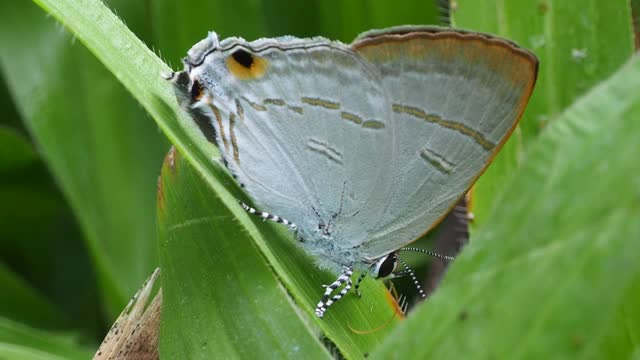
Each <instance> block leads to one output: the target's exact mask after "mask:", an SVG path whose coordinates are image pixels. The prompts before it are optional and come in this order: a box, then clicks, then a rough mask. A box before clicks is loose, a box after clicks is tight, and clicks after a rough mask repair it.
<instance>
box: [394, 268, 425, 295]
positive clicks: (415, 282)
mask: <svg viewBox="0 0 640 360" xmlns="http://www.w3.org/2000/svg"><path fill="white" fill-rule="evenodd" d="M398 261H400V264H402V266H403V267H404V271H405V272H406V273H407V274H408V275H409V277H411V280H413V285H415V287H416V289H418V293H419V294H420V298H422V299H424V298H426V297H427V294H425V292H424V290H422V286H420V282H419V281H418V278H416V273H415V271H413V269H412V268H410V267H409V265H408V264H407V263H406V262H405V261H404V260H402V259H401V258H398Z"/></svg>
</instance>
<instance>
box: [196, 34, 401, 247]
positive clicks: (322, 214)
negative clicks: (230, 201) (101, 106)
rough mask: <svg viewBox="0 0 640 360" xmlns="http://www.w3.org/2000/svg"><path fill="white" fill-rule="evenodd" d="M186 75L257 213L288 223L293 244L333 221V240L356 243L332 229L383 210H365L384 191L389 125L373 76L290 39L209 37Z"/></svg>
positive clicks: (328, 47) (348, 60)
mask: <svg viewBox="0 0 640 360" xmlns="http://www.w3.org/2000/svg"><path fill="white" fill-rule="evenodd" d="M188 67H189V68H190V70H189V74H190V77H191V79H193V80H194V83H195V84H196V87H195V88H196V89H195V91H196V92H197V94H195V97H200V100H198V102H197V103H196V106H197V107H199V108H200V110H201V111H203V112H205V113H206V114H208V117H209V118H210V119H211V123H212V125H213V127H214V129H215V133H216V142H217V145H218V147H219V149H220V151H221V152H222V155H223V158H224V159H225V161H226V164H227V167H228V168H229V169H230V171H231V173H232V174H233V175H234V176H235V177H236V178H237V180H238V181H239V182H240V183H241V184H242V186H243V187H244V188H245V190H246V191H247V192H248V194H249V195H250V196H251V198H252V199H253V200H254V201H255V203H256V205H257V206H258V207H259V208H260V210H263V211H267V212H270V213H273V214H275V215H278V216H280V217H284V218H286V219H288V220H290V221H292V222H294V223H296V224H297V225H298V229H299V231H301V232H302V234H301V235H302V236H303V237H306V236H313V234H312V233H314V232H317V231H319V230H318V229H319V227H320V226H322V225H323V224H327V223H330V222H332V221H333V222H334V230H335V231H336V232H342V233H340V234H337V233H333V234H332V235H333V236H334V237H335V238H341V239H348V241H354V242H362V241H363V237H364V234H363V231H362V230H361V228H358V227H355V226H341V224H338V223H339V222H341V223H343V224H344V223H345V222H348V223H349V224H355V223H358V222H364V221H366V219H372V218H378V216H379V214H380V213H381V211H383V210H384V209H380V207H379V206H378V207H376V206H374V204H379V203H381V202H382V201H383V200H382V199H383V198H384V197H385V196H386V191H383V190H382V189H385V188H388V186H389V181H390V172H389V170H388V166H389V165H388V164H389V162H390V160H391V153H390V151H389V149H390V148H391V147H392V146H391V142H392V140H393V136H392V130H393V127H392V125H391V123H390V121H391V119H392V117H391V115H390V108H389V106H387V103H388V102H387V99H386V94H385V93H384V89H383V87H382V86H381V84H380V78H379V77H378V72H377V70H376V69H374V68H373V67H371V65H370V64H368V63H367V62H363V61H362V59H361V58H360V57H359V56H358V55H356V54H354V53H353V52H352V51H351V50H350V49H348V47H346V46H345V45H343V44H340V43H335V42H330V41H328V40H325V39H321V38H315V39H305V40H303V39H296V38H293V37H286V38H277V39H261V40H257V41H254V42H251V43H248V42H245V41H244V40H242V39H238V38H230V39H225V40H223V41H222V42H221V43H219V44H218V43H217V39H215V38H213V39H212V38H209V39H207V40H203V41H202V42H201V43H199V44H197V45H196V46H194V48H192V50H191V51H190V57H189V59H188ZM198 86H200V87H201V88H202V91H201V92H202V93H203V94H200V91H198V89H197V87H198ZM191 92H192V93H193V90H192V91H191ZM362 176H364V178H362ZM347 219H348V220H347ZM321 230H322V229H321ZM327 246H329V245H327ZM341 246H348V244H346V243H342V244H341ZM325 250H326V251H325ZM318 251H320V252H323V251H325V252H328V249H319V250H318Z"/></svg>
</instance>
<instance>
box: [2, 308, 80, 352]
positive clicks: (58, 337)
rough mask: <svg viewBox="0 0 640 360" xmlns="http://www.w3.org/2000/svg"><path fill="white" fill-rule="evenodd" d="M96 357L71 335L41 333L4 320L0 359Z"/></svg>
mask: <svg viewBox="0 0 640 360" xmlns="http://www.w3.org/2000/svg"><path fill="white" fill-rule="evenodd" d="M91 355H92V352H91V351H87V349H84V348H83V347H82V346H80V345H79V344H78V342H77V340H76V338H75V336H73V335H71V334H62V333H54V332H49V331H42V330H37V329H34V328H31V327H28V326H25V325H23V324H19V323H16V322H14V321H11V320H9V319H5V318H2V317H0V358H2V359H12V360H22V359H25V360H36V359H42V360H58V359H60V360H63V359H88V358H90V357H91Z"/></svg>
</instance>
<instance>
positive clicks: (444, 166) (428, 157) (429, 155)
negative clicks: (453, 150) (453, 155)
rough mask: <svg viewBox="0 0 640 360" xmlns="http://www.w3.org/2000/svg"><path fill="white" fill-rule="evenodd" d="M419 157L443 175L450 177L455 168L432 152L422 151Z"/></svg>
mask: <svg viewBox="0 0 640 360" xmlns="http://www.w3.org/2000/svg"><path fill="white" fill-rule="evenodd" d="M420 157H421V158H422V159H424V160H425V161H426V162H428V163H429V164H431V165H432V166H433V167H434V168H435V169H436V170H438V171H440V172H441V173H443V174H445V175H451V171H452V170H453V167H454V166H455V165H454V164H452V163H451V162H450V161H448V160H447V159H445V158H444V157H443V156H442V155H440V154H437V153H436V152H435V151H433V150H429V149H424V150H422V151H421V152H420Z"/></svg>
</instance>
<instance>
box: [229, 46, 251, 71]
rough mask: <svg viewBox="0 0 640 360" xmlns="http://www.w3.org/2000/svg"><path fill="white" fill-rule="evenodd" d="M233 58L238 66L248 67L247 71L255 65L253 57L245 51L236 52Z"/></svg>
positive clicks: (232, 55)
mask: <svg viewBox="0 0 640 360" xmlns="http://www.w3.org/2000/svg"><path fill="white" fill-rule="evenodd" d="M231 57H233V59H234V60H235V61H237V62H238V64H240V65H242V66H244V67H246V68H247V69H250V68H251V65H253V55H251V53H249V52H248V51H246V50H244V49H238V50H236V51H234V52H233V54H231Z"/></svg>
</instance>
